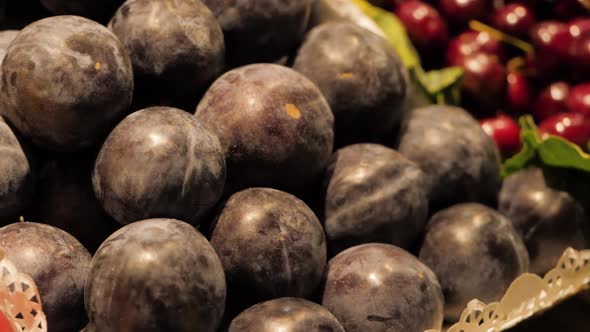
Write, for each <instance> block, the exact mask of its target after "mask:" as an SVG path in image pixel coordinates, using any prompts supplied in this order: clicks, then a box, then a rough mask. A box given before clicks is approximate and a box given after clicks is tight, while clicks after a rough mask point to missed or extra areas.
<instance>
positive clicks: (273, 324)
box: [229, 298, 344, 332]
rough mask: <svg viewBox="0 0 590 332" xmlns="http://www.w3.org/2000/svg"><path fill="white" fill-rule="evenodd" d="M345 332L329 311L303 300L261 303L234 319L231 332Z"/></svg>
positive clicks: (288, 299)
mask: <svg viewBox="0 0 590 332" xmlns="http://www.w3.org/2000/svg"><path fill="white" fill-rule="evenodd" d="M276 331H284V332H309V331H326V332H328V331H329V332H344V328H343V327H342V325H340V322H338V320H337V319H336V317H334V315H332V314H331V313H330V312H329V311H328V310H326V309H324V308H323V307H322V306H320V305H318V304H315V303H313V302H310V301H307V300H304V299H299V298H280V299H275V300H271V301H267V302H263V303H259V304H257V305H255V306H253V307H250V308H248V309H247V310H246V311H244V312H242V313H241V314H240V315H239V316H238V317H236V318H234V320H233V321H232V322H231V325H230V327H229V332H276Z"/></svg>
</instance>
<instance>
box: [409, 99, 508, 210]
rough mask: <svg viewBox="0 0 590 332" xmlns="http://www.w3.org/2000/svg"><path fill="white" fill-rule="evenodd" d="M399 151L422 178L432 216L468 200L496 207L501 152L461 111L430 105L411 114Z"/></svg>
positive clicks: (475, 122) (468, 115)
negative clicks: (423, 175) (442, 209)
mask: <svg viewBox="0 0 590 332" xmlns="http://www.w3.org/2000/svg"><path fill="white" fill-rule="evenodd" d="M398 151H399V152H400V153H401V154H402V155H404V156H405V157H406V158H408V159H410V160H412V161H414V162H415V163H417V164H418V165H420V167H421V168H422V170H423V171H424V173H425V174H426V177H427V183H428V188H430V191H429V199H430V211H431V212H435V211H438V210H439V209H441V208H445V207H448V206H451V205H453V204H455V203H460V202H467V201H477V202H483V203H489V204H493V203H495V201H496V198H497V194H498V191H499V189H500V170H499V169H500V158H499V153H498V150H497V148H496V145H495V144H494V141H493V140H492V139H491V138H490V137H489V136H488V135H487V134H486V133H485V131H483V129H482V128H481V126H480V124H479V123H478V122H477V120H475V119H474V118H473V117H472V116H471V115H470V114H469V113H467V112H466V111H465V110H464V109H462V108H458V107H453V106H444V105H432V106H426V107H422V108H417V109H415V110H413V111H411V112H410V114H409V116H408V119H407V121H406V124H405V126H404V128H402V132H401V135H400V138H399V147H398Z"/></svg>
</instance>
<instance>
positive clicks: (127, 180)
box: [92, 107, 225, 224]
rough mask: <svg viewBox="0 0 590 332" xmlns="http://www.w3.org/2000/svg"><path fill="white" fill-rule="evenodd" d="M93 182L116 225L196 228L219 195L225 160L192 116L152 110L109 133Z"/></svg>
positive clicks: (165, 109) (164, 109) (213, 139)
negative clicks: (158, 221) (172, 221)
mask: <svg viewBox="0 0 590 332" xmlns="http://www.w3.org/2000/svg"><path fill="white" fill-rule="evenodd" d="M92 181H93V186H94V191H95V194H96V197H97V198H98V199H99V201H101V203H102V204H103V207H104V208H105V210H106V211H107V212H108V213H109V214H110V215H111V216H112V217H113V218H115V219H116V220H117V221H119V222H120V223H123V224H127V223H130V222H133V221H136V220H141V219H146V218H155V217H171V218H172V217H174V218H178V219H181V220H183V221H186V222H190V223H195V224H198V223H199V222H200V220H199V217H201V216H202V215H203V214H204V213H205V212H206V211H207V210H208V209H209V208H211V207H212V206H213V205H214V204H215V203H216V202H217V200H218V199H219V197H220V196H221V193H222V192H223V187H224V182H225V160H224V156H223V151H222V149H221V145H220V143H219V140H218V139H217V137H215V135H214V134H213V133H212V132H211V131H210V130H208V129H207V128H206V127H204V126H203V125H202V124H201V123H200V122H199V121H198V120H197V119H196V118H195V117H194V116H192V115H191V114H189V113H186V112H184V111H182V110H179V109H175V108H170V107H151V108H147V109H144V110H141V111H138V112H135V113H133V114H131V115H129V116H128V117H127V118H125V120H123V121H122V122H121V123H120V124H119V125H118V126H117V127H116V128H115V129H114V130H113V131H112V132H111V134H110V135H109V137H108V138H107V140H106V141H105V143H104V144H103V147H102V149H101V151H100V153H99V155H98V157H97V159H96V163H95V166H94V172H93V177H92Z"/></svg>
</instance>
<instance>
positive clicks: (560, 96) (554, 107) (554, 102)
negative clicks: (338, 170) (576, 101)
mask: <svg viewBox="0 0 590 332" xmlns="http://www.w3.org/2000/svg"><path fill="white" fill-rule="evenodd" d="M569 93H570V89H569V85H568V84H567V83H565V82H555V83H552V84H551V85H549V86H547V87H546V88H544V89H543V90H541V92H540V93H539V95H538V96H537V99H536V100H535V104H534V107H533V114H534V115H535V117H536V118H537V119H538V120H544V119H546V118H548V117H550V116H552V115H555V114H558V113H564V112H567V105H566V104H565V101H566V99H567V97H568V95H569Z"/></svg>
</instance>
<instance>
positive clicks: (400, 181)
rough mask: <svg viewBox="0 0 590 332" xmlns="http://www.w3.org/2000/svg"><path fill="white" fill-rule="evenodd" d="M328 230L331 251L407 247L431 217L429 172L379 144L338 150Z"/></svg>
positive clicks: (330, 187)
mask: <svg viewBox="0 0 590 332" xmlns="http://www.w3.org/2000/svg"><path fill="white" fill-rule="evenodd" d="M326 182H327V193H326V199H325V210H324V211H325V218H326V221H325V229H326V236H327V238H328V244H329V246H330V249H332V250H333V251H335V252H340V251H342V250H344V249H346V248H348V247H352V246H354V245H357V244H361V243H370V242H382V243H390V244H395V245H397V246H399V247H402V248H406V249H407V248H409V247H410V246H411V245H413V244H414V243H415V241H416V240H418V237H419V235H420V234H421V232H422V230H423V228H424V226H425V224H426V219H427V217H428V196H427V192H426V190H425V188H424V187H425V182H426V180H425V175H424V173H422V170H421V169H420V167H419V166H418V165H416V164H415V163H414V162H412V161H409V160H408V159H406V158H405V157H403V156H402V155H401V154H399V153H398V152H396V151H394V150H392V149H389V148H387V147H385V146H382V145H378V144H355V145H349V146H347V147H344V148H342V149H340V150H338V151H336V153H335V155H334V157H333V158H332V162H331V163H330V165H329V166H328V172H327V175H326Z"/></svg>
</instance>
